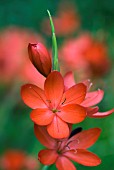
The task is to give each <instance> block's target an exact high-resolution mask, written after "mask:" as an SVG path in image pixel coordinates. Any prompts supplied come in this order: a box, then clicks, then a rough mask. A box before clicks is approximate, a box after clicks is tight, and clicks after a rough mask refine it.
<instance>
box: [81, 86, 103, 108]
mask: <svg viewBox="0 0 114 170" xmlns="http://www.w3.org/2000/svg"><path fill="white" fill-rule="evenodd" d="M103 96H104V92H103V90H100V89H99V90H97V91H94V92H89V93H87V95H86V99H85V100H84V101H83V102H82V104H81V105H82V106H85V107H90V106H94V105H96V104H98V103H99V102H100V101H101V100H102V98H103Z"/></svg>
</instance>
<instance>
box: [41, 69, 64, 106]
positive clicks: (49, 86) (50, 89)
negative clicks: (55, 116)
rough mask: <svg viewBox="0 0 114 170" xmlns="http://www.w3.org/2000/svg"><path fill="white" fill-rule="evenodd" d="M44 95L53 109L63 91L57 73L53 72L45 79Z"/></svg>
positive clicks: (61, 80) (62, 85)
mask: <svg viewBox="0 0 114 170" xmlns="http://www.w3.org/2000/svg"><path fill="white" fill-rule="evenodd" d="M44 89H45V95H46V97H47V99H48V101H49V102H50V105H51V106H52V107H53V108H56V107H57V106H58V105H59V103H60V101H61V98H62V95H63V91H64V82H63V78H62V76H61V74H60V73H59V72H58V71H53V72H52V73H50V74H49V76H48V77H47V79H46V81H45V84H44Z"/></svg>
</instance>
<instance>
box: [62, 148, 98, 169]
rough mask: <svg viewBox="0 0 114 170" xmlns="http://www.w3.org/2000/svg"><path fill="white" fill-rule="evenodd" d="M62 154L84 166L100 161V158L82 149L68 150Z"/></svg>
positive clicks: (95, 164) (94, 164)
mask: <svg viewBox="0 0 114 170" xmlns="http://www.w3.org/2000/svg"><path fill="white" fill-rule="evenodd" d="M63 155H64V156H67V157H68V158H70V159H71V160H73V161H75V162H77V163H79V164H82V165H84V166H97V165H99V164H100V163H101V160H100V158H99V157H98V156H97V155H95V154H93V153H91V152H89V151H87V150H84V149H77V150H75V151H74V150H72V151H68V152H65V153H64V154H63Z"/></svg>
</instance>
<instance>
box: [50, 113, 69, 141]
mask: <svg viewBox="0 0 114 170" xmlns="http://www.w3.org/2000/svg"><path fill="white" fill-rule="evenodd" d="M47 131H48V133H49V135H50V136H52V137H53V138H57V139H61V138H66V137H68V136H69V127H68V125H67V123H65V122H64V121H62V120H61V119H60V118H59V117H58V116H54V119H53V121H52V123H51V124H49V125H48V126H47Z"/></svg>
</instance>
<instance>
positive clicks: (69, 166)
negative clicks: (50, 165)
mask: <svg viewBox="0 0 114 170" xmlns="http://www.w3.org/2000/svg"><path fill="white" fill-rule="evenodd" d="M56 167H57V169H58V170H76V168H75V166H74V165H73V163H72V162H71V161H70V160H69V159H68V158H66V157H65V156H60V157H58V159H57V161H56Z"/></svg>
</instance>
